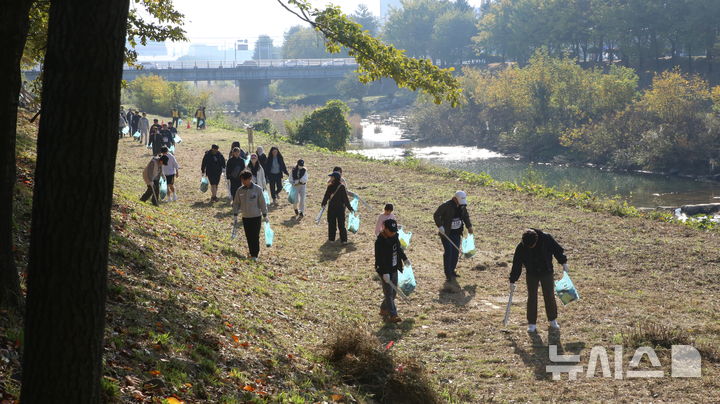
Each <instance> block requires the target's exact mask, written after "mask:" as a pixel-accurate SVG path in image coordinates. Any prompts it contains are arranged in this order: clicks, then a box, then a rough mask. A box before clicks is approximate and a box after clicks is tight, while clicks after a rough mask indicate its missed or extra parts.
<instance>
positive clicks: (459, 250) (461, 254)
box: [438, 232, 463, 260]
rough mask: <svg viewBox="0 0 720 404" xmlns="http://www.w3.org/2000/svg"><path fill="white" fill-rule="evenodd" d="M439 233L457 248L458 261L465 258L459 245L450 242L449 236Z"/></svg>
mask: <svg viewBox="0 0 720 404" xmlns="http://www.w3.org/2000/svg"><path fill="white" fill-rule="evenodd" d="M438 233H440V235H441V236H443V237H445V240H447V241H448V242H449V243H450V244H452V246H453V247H455V249H456V250H458V260H459V259H460V258H462V257H463V252H462V250H461V249H460V247H458V245H457V244H455V243H454V242H453V241H452V240H450V237H448V236H447V234H445V233H443V232H438Z"/></svg>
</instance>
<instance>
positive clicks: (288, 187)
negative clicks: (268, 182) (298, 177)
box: [283, 180, 293, 194]
mask: <svg viewBox="0 0 720 404" xmlns="http://www.w3.org/2000/svg"><path fill="white" fill-rule="evenodd" d="M292 187H293V186H292V184H291V183H290V181H288V180H285V181H283V191H285V192H287V193H288V194H289V193H290V190H291V189H292Z"/></svg>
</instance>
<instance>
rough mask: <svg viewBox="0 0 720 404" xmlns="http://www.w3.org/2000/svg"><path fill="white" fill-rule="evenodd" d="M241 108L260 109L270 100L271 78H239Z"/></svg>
mask: <svg viewBox="0 0 720 404" xmlns="http://www.w3.org/2000/svg"><path fill="white" fill-rule="evenodd" d="M237 86H238V95H239V96H240V97H239V106H240V108H241V109H249V110H252V109H260V108H263V107H265V106H266V105H267V104H268V102H270V80H238V81H237Z"/></svg>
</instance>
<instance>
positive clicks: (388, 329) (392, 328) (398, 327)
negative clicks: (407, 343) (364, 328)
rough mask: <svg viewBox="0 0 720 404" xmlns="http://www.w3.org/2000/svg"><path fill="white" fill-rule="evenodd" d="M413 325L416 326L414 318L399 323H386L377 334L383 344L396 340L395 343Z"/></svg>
mask: <svg viewBox="0 0 720 404" xmlns="http://www.w3.org/2000/svg"><path fill="white" fill-rule="evenodd" d="M413 327H415V319H413V318H409V319H405V320H403V321H402V322H401V323H398V324H393V323H385V324H383V326H382V327H381V328H380V329H379V330H378V331H377V332H376V333H375V336H376V337H378V339H379V340H380V342H382V343H383V344H387V343H389V342H390V341H395V343H397V342H398V341H400V340H401V339H402V338H403V337H404V336H405V334H407V333H409V332H410V331H411V330H412V329H413Z"/></svg>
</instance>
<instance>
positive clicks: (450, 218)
mask: <svg viewBox="0 0 720 404" xmlns="http://www.w3.org/2000/svg"><path fill="white" fill-rule="evenodd" d="M433 219H435V225H436V226H437V227H438V232H439V234H440V240H441V241H442V244H443V249H444V253H443V267H444V268H445V280H446V281H448V282H450V281H452V280H453V279H455V278H457V277H458V274H457V272H456V271H455V268H456V267H457V262H458V258H460V251H459V250H458V248H459V247H460V238H461V237H462V234H463V225H464V226H467V230H468V233H470V234H472V232H473V228H472V223H471V222H470V215H469V214H468V211H467V194H466V193H465V191H457V192H455V195H454V196H453V198H452V199H450V200H449V201H446V202H445V203H443V204H442V205H440V206H439V207H438V208H437V210H436V211H435V214H434V215H433Z"/></svg>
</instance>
